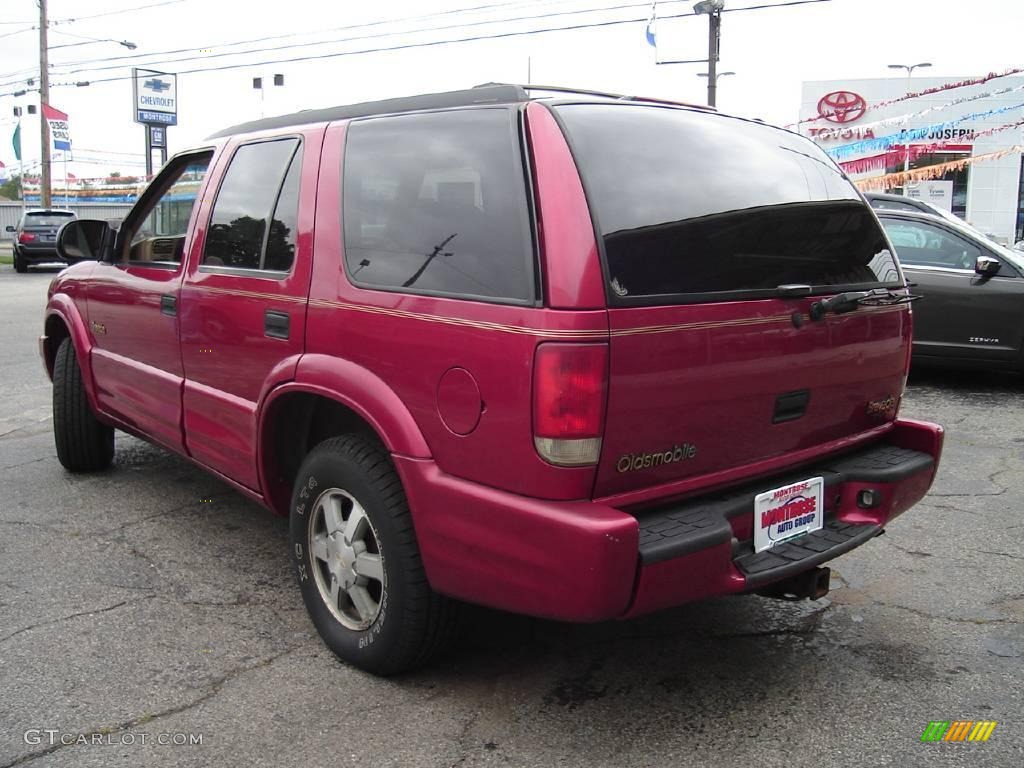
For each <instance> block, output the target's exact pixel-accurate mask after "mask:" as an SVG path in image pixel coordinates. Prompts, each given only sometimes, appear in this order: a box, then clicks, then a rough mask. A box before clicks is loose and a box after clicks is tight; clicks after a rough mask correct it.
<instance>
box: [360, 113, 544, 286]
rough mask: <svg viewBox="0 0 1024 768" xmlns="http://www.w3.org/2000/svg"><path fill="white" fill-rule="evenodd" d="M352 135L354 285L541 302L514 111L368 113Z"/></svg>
mask: <svg viewBox="0 0 1024 768" xmlns="http://www.w3.org/2000/svg"><path fill="white" fill-rule="evenodd" d="M347 134H348V137H347V142H346V149H345V160H344V195H343V202H342V209H343V217H344V225H345V262H346V265H347V267H348V273H349V276H350V277H351V279H352V281H353V282H354V283H355V284H357V285H360V286H364V287H367V288H377V289H382V290H392V291H403V292H408V293H427V294H437V295H452V296H460V297H465V298H472V299H480V300H485V301H495V302H503V303H508V302H513V303H527V302H529V303H532V302H533V301H534V298H535V293H536V292H535V289H534V267H533V244H532V237H531V231H530V222H529V211H528V206H527V193H526V187H525V182H524V177H523V167H522V159H521V156H520V149H519V139H518V135H517V114H516V112H515V111H513V110H509V109H504V108H496V109H472V110H458V111H450V112H433V113H426V114H416V115H402V116H397V117H384V118H371V119H366V120H359V121H356V122H353V123H352V124H351V125H350V126H349V128H348V131H347Z"/></svg>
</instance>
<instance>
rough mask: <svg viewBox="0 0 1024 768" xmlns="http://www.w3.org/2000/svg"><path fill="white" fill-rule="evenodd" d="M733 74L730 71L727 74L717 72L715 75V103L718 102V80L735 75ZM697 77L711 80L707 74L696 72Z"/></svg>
mask: <svg viewBox="0 0 1024 768" xmlns="http://www.w3.org/2000/svg"><path fill="white" fill-rule="evenodd" d="M735 74H736V73H735V72H732V71H729V72H718V73H716V74H715V100H716V101H717V100H718V92H717V91H718V80H720V79H721V78H723V77H729V76H730V75H735ZM697 77H706V78H708V80H710V79H711V74H710V73H709V72H698V73H697Z"/></svg>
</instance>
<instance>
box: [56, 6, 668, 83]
mask: <svg viewBox="0 0 1024 768" xmlns="http://www.w3.org/2000/svg"><path fill="white" fill-rule="evenodd" d="M671 1H672V2H680V1H681V0H671ZM647 6H648V3H646V2H634V3H627V4H621V3H620V4H618V5H611V6H602V7H598V8H586V9H579V10H573V11H556V12H554V13H542V14H535V15H532V16H514V17H506V18H501V19H486V20H477V21H466V22H460V23H458V24H450V25H445V26H435V27H429V28H427V29H416V30H408V29H407V30H396V31H390V32H375V33H373V34H369V35H353V36H351V37H343V38H339V39H335V40H321V41H317V42H298V43H291V44H288V45H280V46H269V47H266V48H254V49H250V50H247V51H226V52H223V53H211V54H204V55H200V56H184V57H182V58H178V59H170V60H159V61H148V62H140V63H139V65H140V66H141V65H143V64H151V65H160V66H168V65H170V64H177V63H181V62H185V61H196V60H198V59H202V60H204V61H205V60H209V59H219V58H225V57H230V56H247V55H252V54H255V53H271V52H273V51H283V50H289V49H291V48H310V47H313V46H322V45H337V44H338V43H347V42H353V41H356V40H373V39H377V38H381V37H393V36H395V35H403V34H405V35H407V34H418V33H423V32H443V31H448V30H453V29H466V28H469V27H480V26H488V25H491V24H511V23H515V22H521V21H536V20H538V19H546V18H554V17H557V16H577V15H582V14H589V13H607V12H609V11H617V10H629V9H633V8H640V7H644V8H646V7H647ZM424 18H429V17H424ZM665 18H668V17H665ZM413 20H415V19H411V20H410V21H413ZM384 23H392V22H373V23H372V24H367V25H356V26H353V27H340V28H338V29H337V30H328V31H340V30H342V29H359V28H363V27H368V26H378V25H380V24H384ZM306 34H314V33H306ZM283 37H289V36H288V35H286V36H283ZM268 39H273V38H268ZM252 42H257V41H255V40H249V41H240V42H239V43H230V45H243V44H248V43H252ZM192 50H202V49H198V48H196V49H192ZM185 52H188V51H185ZM155 55H162V54H137V55H136V56H134V57H132V56H124V57H120V58H122V59H129V58H139V57H144V56H155ZM107 61H110V59H107ZM124 66H125V65H117V64H114V65H111V66H106V67H89V68H83V69H70V70H62V71H61V72H59V73H57V74H60V75H64V76H68V75H77V74H81V73H88V72H105V71H109V70H116V69H123V68H124Z"/></svg>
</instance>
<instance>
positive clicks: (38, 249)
mask: <svg viewBox="0 0 1024 768" xmlns="http://www.w3.org/2000/svg"><path fill="white" fill-rule="evenodd" d="M15 247H16V248H17V249H18V253H19V254H21V257H22V258H23V259H24V260H25V261H26V262H28V263H32V264H42V263H48V262H58V261H59V262H60V263H62V264H63V263H64V259H62V258H61V257H60V256H58V255H57V245H56V243H46V244H45V245H30V244H27V243H17V244H16V245H15Z"/></svg>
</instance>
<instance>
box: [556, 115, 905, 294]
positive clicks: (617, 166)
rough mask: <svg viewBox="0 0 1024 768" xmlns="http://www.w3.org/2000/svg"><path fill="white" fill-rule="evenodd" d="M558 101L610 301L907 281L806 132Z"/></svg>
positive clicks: (870, 217)
mask: <svg viewBox="0 0 1024 768" xmlns="http://www.w3.org/2000/svg"><path fill="white" fill-rule="evenodd" d="M555 110H556V113H557V115H558V117H559V118H560V119H561V121H562V123H563V125H564V126H565V128H566V131H567V133H568V137H569V140H570V143H571V145H572V148H573V153H574V155H575V158H576V162H577V165H578V166H579V170H580V174H581V176H582V177H583V180H584V184H585V185H586V189H587V197H588V201H589V203H590V206H591V209H592V212H593V213H594V214H595V220H596V222H597V226H598V229H599V234H600V235H601V237H602V238H603V239H604V250H605V255H606V258H607V269H608V278H609V281H610V289H609V296H610V297H611V298H612V300H613V301H617V302H618V303H630V301H631V300H634V299H635V300H638V302H640V303H647V304H649V303H652V302H653V301H654V299H652V297H660V298H659V301H664V302H666V303H673V302H693V301H704V300H722V299H724V298H758V297H763V296H771V295H775V289H776V288H777V287H778V286H780V285H785V284H790V283H797V284H807V285H811V286H814V287H818V288H823V289H827V290H836V289H838V288H839V287H842V288H843V289H846V288H848V287H851V288H852V287H877V286H879V285H890V286H893V287H895V286H897V285H899V284H900V276H899V271H898V268H897V266H896V262H895V260H894V258H893V255H892V254H891V253H890V251H889V250H888V245H887V243H886V240H885V237H884V235H883V234H882V231H881V229H880V228H879V226H878V224H877V222H876V220H875V218H874V216H873V215H872V214H871V212H870V210H869V209H868V207H867V206H866V205H865V204H864V203H863V201H862V200H861V198H860V196H859V195H858V194H857V191H856V190H855V189H854V187H853V185H852V184H851V183H850V182H849V181H848V180H847V179H845V178H844V177H843V175H842V174H841V172H840V171H839V170H838V169H837V168H836V167H835V165H834V164H833V163H832V161H831V160H829V158H828V157H827V156H826V155H825V154H824V153H822V152H821V150H819V149H818V148H817V147H816V146H815V145H814V144H812V143H811V142H810V141H808V140H806V139H803V138H801V137H799V136H796V135H793V134H790V133H788V132H786V131H783V130H780V129H777V128H771V127H769V126H765V125H761V124H759V123H756V122H751V121H746V120H740V119H737V118H730V117H726V116H724V115H716V114H711V113H699V112H693V111H688V110H681V109H668V108H662V107H654V106H637V105H616V104H566V105H561V106H558V107H556V108H555ZM709 294H711V295H709ZM722 294H728V295H727V296H723V295H722Z"/></svg>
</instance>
